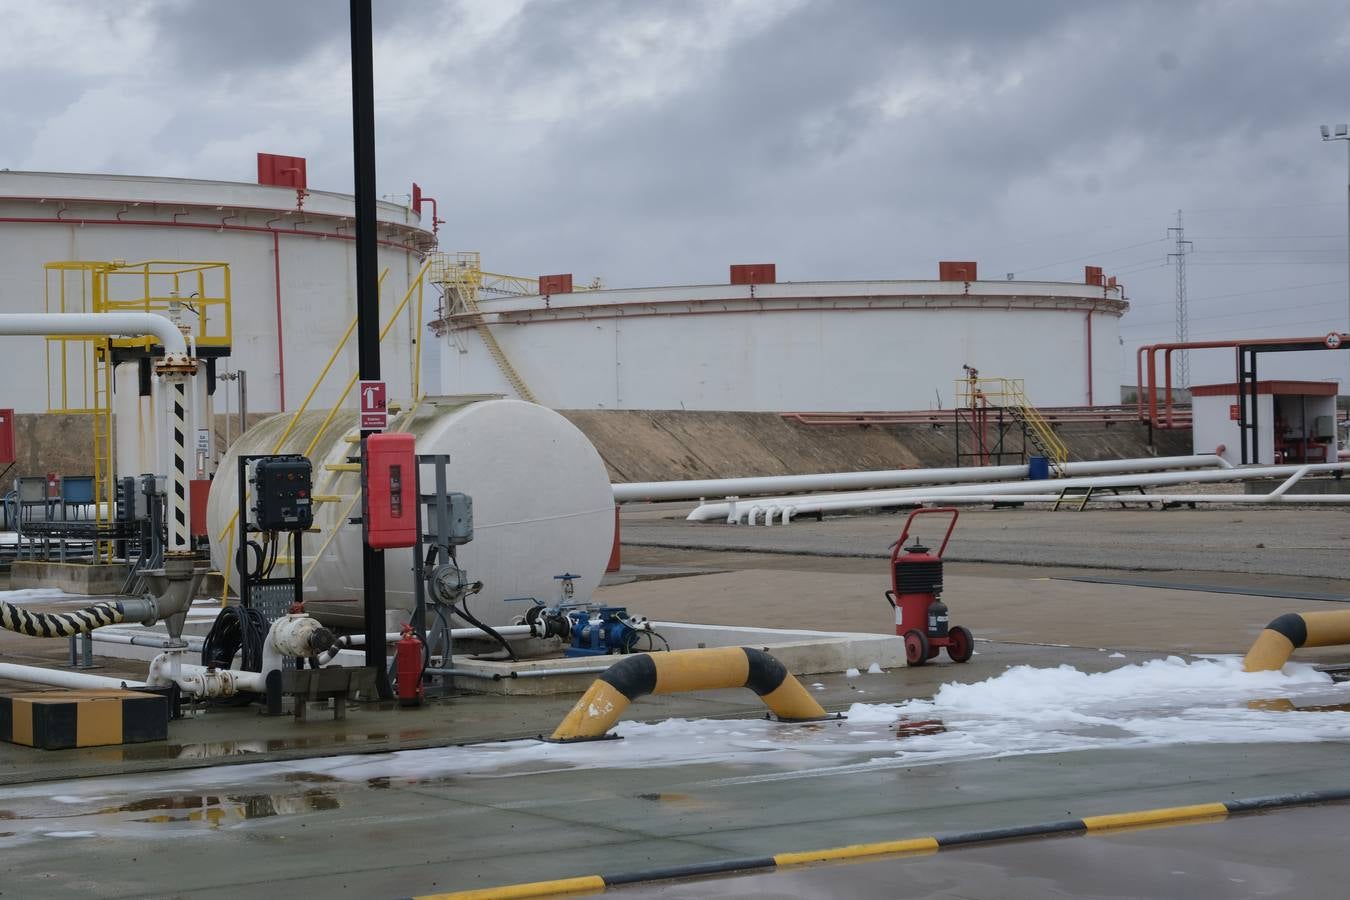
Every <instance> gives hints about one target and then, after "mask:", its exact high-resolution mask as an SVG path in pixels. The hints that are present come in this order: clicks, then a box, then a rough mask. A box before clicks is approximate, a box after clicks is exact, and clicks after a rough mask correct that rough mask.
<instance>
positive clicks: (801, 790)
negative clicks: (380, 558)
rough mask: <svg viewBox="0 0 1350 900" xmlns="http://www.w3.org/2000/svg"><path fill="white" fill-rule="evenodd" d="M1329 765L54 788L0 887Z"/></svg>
mask: <svg viewBox="0 0 1350 900" xmlns="http://www.w3.org/2000/svg"><path fill="white" fill-rule="evenodd" d="M1342 757H1343V747H1332V746H1326V745H1306V746H1302V745H1300V746H1287V745H1252V746H1247V747H1244V748H1243V752H1242V753H1241V754H1234V753H1233V752H1232V750H1231V748H1226V747H1215V746H1204V745H1199V746H1187V747H1178V748H1169V749H1168V750H1166V751H1152V752H1144V751H1123V752H1111V753H1104V754H1081V753H1080V754H1050V755H1044V756H1035V757H1025V758H1019V759H1015V760H979V761H969V762H959V763H953V764H950V765H937V766H926V767H925V766H918V767H895V768H882V769H877V768H873V767H869V768H867V769H865V770H861V771H860V770H856V769H851V768H847V767H835V770H833V771H825V772H822V771H815V770H810V769H807V770H795V771H794V770H790V769H788V770H783V771H780V772H777V773H776V774H779V775H781V776H782V777H779V778H773V779H767V778H759V777H756V776H759V775H764V774H766V771H765V768H762V767H758V766H755V765H753V764H751V763H745V762H740V763H732V764H702V765H684V766H665V765H654V766H647V767H634V768H621V769H615V768H605V767H594V766H588V767H580V768H578V767H570V766H557V767H555V768H554V769H552V770H546V771H539V770H534V771H529V772H518V773H515V774H510V773H499V774H496V775H493V776H491V777H482V776H476V775H475V773H474V772H473V771H455V770H453V769H452V770H451V771H450V772H448V773H445V774H441V775H433V774H430V773H422V774H409V775H408V776H406V777H400V776H399V775H398V774H397V773H398V770H399V766H400V763H401V762H408V763H409V764H411V763H412V762H413V761H411V760H401V759H400V758H397V757H395V758H391V759H389V760H386V761H382V765H380V766H372V765H371V761H369V760H367V761H365V763H364V765H365V766H366V769H365V771H367V772H371V773H373V772H376V771H385V772H387V773H389V774H386V775H383V776H371V777H352V776H351V774H350V773H349V774H348V775H346V776H343V775H342V774H341V773H335V772H333V771H331V770H330V771H328V772H315V773H306V772H305V771H304V770H303V768H300V769H288V770H286V771H281V772H268V773H263V772H256V771H255V772H246V771H243V770H239V771H238V783H231V782H232V779H231V778H230V777H229V773H225V775H224V776H220V775H219V773H217V774H215V775H212V776H211V777H210V778H209V779H207V780H205V783H199V784H197V785H196V786H194V782H193V777H192V776H193V773H169V775H166V776H158V777H155V778H151V779H140V780H139V783H138V780H137V779H115V780H109V781H99V782H92V783H91V782H85V783H83V784H81V785H79V786H78V790H79V791H81V792H83V794H84V795H86V796H90V797H91V798H92V799H89V800H81V799H80V798H79V797H77V796H65V795H63V794H62V793H61V792H62V791H63V790H64V789H65V786H64V785H53V786H52V787H51V789H50V791H48V792H47V793H46V794H44V796H43V797H33V796H31V795H29V796H16V795H15V794H13V793H11V794H10V795H9V796H7V797H6V798H5V799H4V800H3V801H2V802H0V834H6V833H7V834H9V835H10V836H9V837H0V844H3V846H4V852H3V855H2V858H3V862H0V874H2V875H3V878H4V883H5V884H6V886H7V887H9V888H10V889H13V890H16V891H17V892H18V896H24V897H63V896H70V895H72V894H73V893H77V892H80V891H87V890H90V889H91V886H93V885H97V894H98V895H99V896H103V897H133V896H159V895H165V894H173V895H179V894H188V893H190V894H192V895H193V896H203V897H230V896H235V897H237V896H240V895H241V892H248V893H249V894H250V895H253V896H276V897H282V896H289V895H292V894H294V893H297V892H301V891H304V892H317V893H321V894H323V895H336V896H361V897H377V896H384V897H397V896H409V895H416V894H422V893H432V892H436V891H444V890H458V889H465V888H474V887H487V886H493V885H497V884H504V883H514V882H519V881H531V880H542V879H552V878H564V877H571V876H574V875H586V874H595V873H602V872H618V871H634V870H641V869H649V868H656V867H661V866H669V865H677V864H684V863H694V862H704V861H711V860H717V859H725V858H728V857H742V856H747V855H763V854H771V853H776V852H783V851H791V850H806V849H816V848H820V847H823V846H838V845H843V844H850V843H857V842H870V841H879V840H893V839H901V838H906V837H918V836H925V835H931V834H938V833H943V832H952V831H965V830H969V829H974V828H991V827H999V826H1004V825H1019V824H1027V823H1032V822H1039V821H1047V820H1051V819H1059V818H1068V817H1078V816H1084V815H1094V814H1101V813H1111V812H1119V811H1122V810H1132V809H1141V808H1151V807H1157V806H1165V805H1178V804H1186V803H1198V802H1212V801H1215V800H1223V799H1229V798H1231V797H1235V796H1253V795H1259V794H1266V793H1270V792H1272V791H1274V790H1314V789H1318V788H1324V787H1329V786H1341V785H1343V784H1344V777H1345V771H1344V767H1343V764H1342V761H1341V760H1342ZM769 768H774V767H769ZM170 775H173V776H177V777H180V778H182V779H183V782H182V783H176V782H175V780H174V778H170V777H169V776H170ZM52 797H55V798H57V801H56V802H55V803H53V802H51V799H50V798H52ZM1342 814H1343V810H1342ZM33 817H39V819H40V820H39V821H37V822H36V823H35V822H34V821H33ZM1171 833H1176V832H1175V830H1174V831H1173V832H1171ZM1092 840H1103V839H1102V838H1092ZM1026 846H1030V845H1026ZM977 852H978V851H977ZM129 856H131V857H135V858H136V864H135V865H128V864H127V863H126V861H127V859H128V857H129ZM57 858H59V859H60V863H59V865H57V864H54V860H55V859H57ZM1297 858H1299V859H1301V858H1302V856H1299V857H1297ZM953 859H954V858H948V859H947V864H948V865H952V864H953ZM184 860H191V861H192V862H191V865H190V866H189V865H184ZM831 871H833V872H837V873H842V874H836V875H834V876H833V878H836V879H840V880H839V881H837V882H833V881H832V882H831V883H834V884H837V886H836V887H835V888H833V891H834V892H833V893H824V894H806V895H804V896H857V897H871V896H875V897H883V896H894V894H893V893H886V892H882V893H868V892H867V891H865V890H859V891H857V892H854V891H851V890H849V888H848V887H847V886H848V885H849V884H850V882H849V880H848V878H849V874H848V873H849V871H850V870H849V869H847V868H838V869H833V870H831ZM956 883H959V880H958V882H956ZM893 889H894V886H892V890H893ZM710 895H711V894H703V895H700V894H698V893H693V894H690V893H685V894H681V895H679V896H710ZM1201 895H1202V896H1209V894H1208V893H1202V894H1201ZM971 896H993V895H989V894H972V895H971ZM1124 896H1136V895H1133V894H1125V895H1124ZM1144 896H1147V894H1144ZM1314 896H1330V895H1314Z"/></svg>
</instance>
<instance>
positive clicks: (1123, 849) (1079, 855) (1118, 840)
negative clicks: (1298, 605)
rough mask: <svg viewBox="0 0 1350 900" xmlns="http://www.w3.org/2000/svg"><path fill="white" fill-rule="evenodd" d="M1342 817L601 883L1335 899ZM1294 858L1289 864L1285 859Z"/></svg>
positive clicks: (709, 889) (1320, 814) (873, 893)
mask: <svg viewBox="0 0 1350 900" xmlns="http://www.w3.org/2000/svg"><path fill="white" fill-rule="evenodd" d="M1344 817H1345V809H1344V808H1343V807H1340V806H1328V807H1321V808H1309V809H1293V810H1284V811H1280V812H1274V813H1267V814H1265V815H1260V816H1250V817H1246V818H1241V819H1228V820H1226V821H1222V822H1213V823H1206V824H1198V825H1190V826H1186V827H1182V828H1167V829H1161V830H1158V829H1152V830H1143V829H1141V830H1134V831H1124V832H1117V833H1113V834H1107V835H1100V836H1093V837H1066V838H1050V839H1037V840H1032V841H1019V842H1015V843H1008V844H995V845H991V846H984V847H969V848H965V849H957V850H944V851H942V852H941V853H937V854H930V855H925V856H920V857H907V858H891V859H873V860H868V861H863V862H855V863H850V864H846V865H821V866H810V867H805V868H800V869H786V870H779V871H775V872H768V873H758V874H750V875H744V876H740V877H731V878H720V879H699V880H693V881H681V882H667V883H663V884H659V885H640V886H634V887H629V888H619V889H615V890H613V891H612V893H614V894H615V895H616V897H617V898H623V900H629V898H633V900H636V898H661V900H695V898H697V900H716V898H740V900H758V898H764V900H769V898H776V900H789V898H815V897H896V896H904V897H915V898H919V897H922V898H929V900H1043V898H1046V897H1075V898H1080V900H1094V898H1101V900H1106V898H1119V897H1127V896H1128V897H1148V898H1152V900H1193V898H1196V897H1204V898H1206V900H1248V898H1252V897H1269V898H1277V897H1288V898H1307V897H1338V896H1343V894H1342V891H1344V890H1345V885H1344V877H1345V873H1344V869H1343V867H1342V864H1341V860H1340V854H1341V851H1342V846H1343V844H1344V837H1343V833H1342V830H1341V827H1342V823H1343V821H1344ZM1295 858H1296V859H1298V860H1299V863H1298V864H1297V865H1292V864H1290V860H1292V859H1295Z"/></svg>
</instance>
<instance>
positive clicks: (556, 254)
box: [0, 0, 1350, 381]
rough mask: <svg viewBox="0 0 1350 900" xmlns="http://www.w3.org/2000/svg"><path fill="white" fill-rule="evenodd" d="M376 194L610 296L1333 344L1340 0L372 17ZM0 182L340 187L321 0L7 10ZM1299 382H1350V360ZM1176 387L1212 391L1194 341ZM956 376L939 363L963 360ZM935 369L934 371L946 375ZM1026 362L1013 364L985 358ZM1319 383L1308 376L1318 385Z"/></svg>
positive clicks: (338, 114)
mask: <svg viewBox="0 0 1350 900" xmlns="http://www.w3.org/2000/svg"><path fill="white" fill-rule="evenodd" d="M375 6H376V10H375V25H376V46H375V81H376V84H375V94H376V103H377V106H378V111H377V126H376V127H377V134H376V142H377V155H378V160H379V192H380V193H381V194H383V195H406V194H407V193H408V191H409V185H410V183H411V182H412V181H414V180H416V181H417V182H419V183H420V184H421V185H423V187H424V188H425V189H426V190H427V192H428V193H430V194H432V195H433V196H435V197H437V198H438V199H439V201H440V204H441V207H440V208H441V210H442V215H443V216H444V217H445V218H446V219H448V220H449V223H448V224H447V225H445V226H443V228H442V245H443V246H444V247H445V248H446V249H475V250H481V251H482V253H483V259H484V265H485V267H487V268H491V269H493V270H497V271H503V272H510V273H518V274H527V275H534V274H538V273H544V272H555V271H570V272H573V273H575V274H576V275H577V277H578V279H579V280H586V279H589V278H590V277H591V276H594V275H599V276H602V277H603V278H604V280H605V282H606V283H607V284H608V285H610V286H614V287H621V286H637V285H650V284H671V283H698V282H717V281H723V280H724V279H725V278H726V272H727V265H728V264H729V263H732V262H776V263H777V264H778V273H779V278H780V279H781V280H793V281H805V280H814V279H835V278H840V279H854V278H858V279H860V278H927V277H934V276H935V275H936V271H937V261H938V260H939V259H975V260H978V261H979V264H980V274H981V276H982V277H984V278H990V277H998V278H1002V277H1006V275H1007V274H1008V273H1014V274H1015V276H1016V277H1017V278H1019V279H1023V278H1025V279H1037V278H1040V279H1051V280H1080V279H1081V277H1082V267H1083V265H1084V264H1099V265H1102V266H1104V267H1105V268H1106V270H1107V272H1108V273H1115V274H1118V275H1119V276H1120V277H1121V280H1122V281H1123V282H1124V283H1125V285H1126V287H1127V292H1128V295H1129V298H1130V300H1131V302H1132V304H1133V309H1132V310H1131V312H1130V313H1129V314H1127V316H1126V318H1125V319H1124V321H1123V323H1122V329H1121V334H1122V338H1123V341H1124V346H1123V347H1122V369H1123V372H1122V378H1123V380H1129V381H1132V380H1133V356H1132V349H1133V347H1134V346H1135V345H1137V344H1138V343H1140V342H1147V341H1150V340H1163V339H1168V338H1170V337H1171V336H1172V335H1173V333H1174V322H1173V303H1174V290H1175V269H1174V268H1171V267H1169V266H1168V265H1167V254H1168V253H1169V251H1171V250H1173V249H1174V247H1173V246H1172V244H1171V243H1170V242H1169V240H1168V231H1167V229H1168V228H1169V226H1174V225H1176V216H1177V211H1178V210H1179V209H1180V210H1183V211H1184V217H1185V225H1186V236H1187V237H1188V238H1190V239H1192V240H1193V241H1194V247H1193V249H1194V253H1193V255H1192V256H1191V257H1190V258H1189V260H1190V261H1189V264H1188V269H1187V272H1188V287H1189V296H1190V300H1191V316H1192V319H1191V337H1192V338H1196V339H1201V338H1222V337H1230V336H1231V337H1250V336H1259V335H1266V334H1322V333H1324V332H1326V331H1329V330H1331V329H1333V328H1336V327H1340V328H1341V329H1345V328H1347V327H1350V324H1348V323H1347V317H1350V308H1348V304H1347V284H1346V256H1347V251H1346V228H1347V224H1346V214H1347V210H1346V182H1347V159H1346V151H1347V146H1346V145H1350V142H1340V143H1334V144H1332V145H1323V144H1322V142H1321V140H1320V138H1319V135H1318V126H1319V125H1320V124H1322V123H1328V124H1335V123H1337V122H1341V121H1350V9H1348V7H1347V4H1346V3H1345V2H1344V0H1281V2H1260V0H1250V2H1241V0H1231V2H1181V0H1171V2H1126V0H1122V2H1092V0H1076V2H1054V0H1044V2H1040V0H1018V2H1012V0H968V2H962V0H946V2H933V0H908V2H906V0H872V2H863V0H856V2H845V0H839V2H825V0H818V2H810V0H801V2H793V0H742V2H735V0H706V2H700V0H669V2H664V3H642V2H636V0H633V2H619V0H534V2H524V0H481V2H479V0H462V2H431V0H376V4H375ZM0 14H2V15H3V22H4V27H3V29H0V79H3V81H2V82H0V83H3V85H4V87H5V91H4V97H5V99H4V101H3V103H0V167H7V168H11V169H27V170H46V171H76V172H112V173H122V174H137V175H165V176H181V177H199V178H213V179H225V180H239V181H249V180H252V179H253V178H254V177H255V175H256V168H255V153H256V152H257V151H259V150H263V151H269V152H275V153H283V154H292V155H297V156H305V157H307V158H308V160H309V178H310V186H311V187H312V188H316V189H327V190H337V191H347V192H349V191H350V190H351V183H352V175H351V130H350V128H351V126H350V120H351V101H350V74H349V68H348V58H349V38H348V31H347V25H348V23H347V4H346V3H345V2H341V0H305V2H296V0H268V2H258V0H146V2H127V0H123V2H116V3H113V2H94V0H44V2H31V0H0ZM1315 356H1321V357H1325V358H1323V359H1320V360H1318V361H1317V362H1318V365H1317V366H1316V367H1315V368H1318V369H1327V368H1328V364H1329V363H1331V362H1333V361H1334V362H1336V363H1337V365H1336V366H1334V367H1330V368H1329V369H1328V370H1327V371H1326V372H1325V373H1324V374H1327V375H1334V374H1338V373H1339V374H1341V375H1345V374H1346V372H1347V368H1346V365H1347V363H1350V359H1338V360H1336V359H1333V357H1350V354H1334V355H1333V354H1320V355H1315ZM1192 367H1193V370H1194V372H1195V378H1194V380H1196V381H1204V380H1220V379H1224V378H1231V358H1230V357H1229V356H1228V355H1227V354H1222V355H1219V354H1214V353H1210V354H1208V355H1198V356H1196V357H1195V358H1194V360H1193V363H1192ZM955 374H959V373H955ZM955 374H954V375H953V377H955ZM1000 374H1016V373H1000ZM1314 374H1317V373H1314Z"/></svg>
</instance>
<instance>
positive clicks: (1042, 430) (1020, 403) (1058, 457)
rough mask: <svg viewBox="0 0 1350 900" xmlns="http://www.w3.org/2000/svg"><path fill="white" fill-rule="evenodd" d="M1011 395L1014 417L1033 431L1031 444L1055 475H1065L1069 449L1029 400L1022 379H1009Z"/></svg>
mask: <svg viewBox="0 0 1350 900" xmlns="http://www.w3.org/2000/svg"><path fill="white" fill-rule="evenodd" d="M1008 383H1009V391H1008V393H1009V395H1010V398H1011V400H1012V403H1011V408H1012V411H1013V415H1015V416H1017V418H1019V419H1021V420H1022V421H1023V422H1025V423H1026V424H1027V426H1028V427H1029V428H1030V429H1031V433H1030V435H1029V437H1030V438H1031V443H1032V444H1034V445H1035V446H1036V448H1037V449H1039V450H1040V451H1041V453H1042V454H1044V455H1045V458H1046V459H1047V460H1048V461H1049V463H1050V466H1051V467H1052V468H1053V469H1054V470H1055V474H1056V475H1059V476H1062V475H1064V464H1065V463H1067V462H1068V461H1069V448H1068V447H1066V446H1064V442H1063V441H1061V440H1060V439H1059V435H1057V434H1055V429H1054V428H1052V427H1051V426H1050V423H1049V422H1047V421H1046V419H1045V416H1043V415H1041V411H1040V410H1039V409H1037V408H1036V407H1035V406H1033V405H1032V403H1031V401H1030V400H1029V399H1027V394H1026V391H1025V390H1023V388H1022V379H1020V378H1018V379H1008Z"/></svg>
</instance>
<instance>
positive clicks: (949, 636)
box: [886, 506, 975, 666]
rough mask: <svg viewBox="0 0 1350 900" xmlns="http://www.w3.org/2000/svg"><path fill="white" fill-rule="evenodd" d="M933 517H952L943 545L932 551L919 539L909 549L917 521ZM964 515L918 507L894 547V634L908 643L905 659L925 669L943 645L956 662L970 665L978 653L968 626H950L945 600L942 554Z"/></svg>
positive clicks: (947, 509) (943, 508)
mask: <svg viewBox="0 0 1350 900" xmlns="http://www.w3.org/2000/svg"><path fill="white" fill-rule="evenodd" d="M929 513H950V514H951V517H952V518H951V521H950V522H949V523H948V524H947V533H946V534H945V535H944V536H943V538H942V546H940V547H938V551H937V553H930V552H929V550H928V548H927V547H925V546H923V545H922V544H920V543H919V539H918V538H917V537H916V538H915V539H914V543H913V544H910V545H909V546H908V547H906V546H905V538H907V537H909V528H910V525H912V524H913V522H914V517H915V516H919V515H927V514H929ZM959 516H960V513H959V512H958V511H957V510H955V509H953V508H952V507H950V506H941V507H934V508H932V509H916V510H914V511H913V512H912V513H910V514H909V518H907V519H905V527H904V529H903V530H902V531H901V532H900V537H899V539H898V540H896V542H895V543H894V544H892V545H891V589H890V590H889V591H886V600H887V602H889V603H890V604H891V606H892V607H894V608H895V633H896V635H897V636H899V637H902V638H904V639H905V659H906V660H907V661H908V662H909V664H910V665H911V666H921V665H923V664H924V663H926V662H928V660H930V659H932V658H933V657H935V656H937V655H938V651H939V650H941V649H942V648H944V647H945V648H947V656H949V657H951V660H952V662H959V663H963V662H967V661H969V659H970V657H971V655H972V654H973V653H974V652H975V636H974V635H973V634H971V633H970V629H969V628H966V627H965V626H964V625H951V624H950V622H949V617H948V611H947V604H945V603H943V602H942V554H943V553H945V552H946V550H947V542H948V541H950V540H951V537H952V530H953V529H955V528H956V520H957V518H958V517H959Z"/></svg>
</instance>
